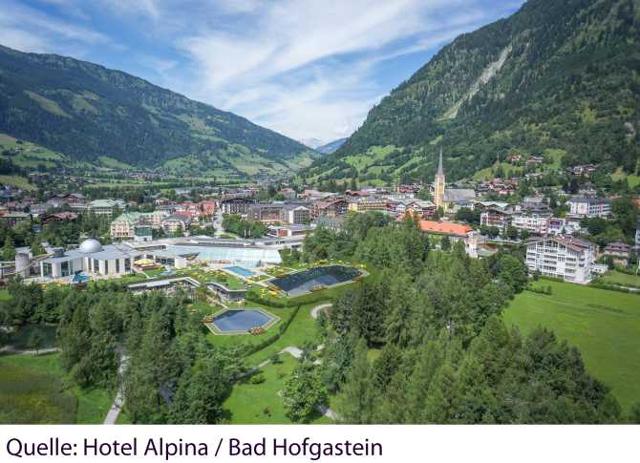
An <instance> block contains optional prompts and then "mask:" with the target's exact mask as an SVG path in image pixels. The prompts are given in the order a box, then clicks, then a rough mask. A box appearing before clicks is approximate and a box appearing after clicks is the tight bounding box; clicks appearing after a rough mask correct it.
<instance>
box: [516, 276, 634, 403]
mask: <svg viewBox="0 0 640 463" xmlns="http://www.w3.org/2000/svg"><path fill="white" fill-rule="evenodd" d="M537 285H542V286H545V287H546V286H551V288H552V292H553V293H552V295H543V294H537V293H533V292H530V291H524V292H523V293H521V294H519V295H518V296H516V298H515V299H514V300H513V301H512V303H511V304H510V306H509V308H508V309H507V310H506V311H505V313H504V320H505V322H506V323H507V324H508V325H512V324H513V325H517V326H518V327H519V328H520V329H521V330H522V331H523V332H525V333H526V332H529V331H531V330H533V329H534V328H536V327H537V326H545V327H547V328H549V329H551V330H553V331H554V332H555V333H556V335H557V336H558V337H559V338H560V339H564V340H567V341H568V342H569V343H570V344H572V345H574V346H576V347H578V348H579V349H580V351H581V352H582V356H583V358H584V362H585V364H586V366H587V369H588V370H589V371H590V372H591V374H593V375H594V376H595V377H596V378H598V379H599V380H601V381H603V382H604V383H606V384H607V385H608V386H609V387H611V389H612V392H613V394H614V395H615V396H616V398H617V399H618V401H619V402H620V405H621V406H622V407H623V409H624V410H629V408H630V407H631V405H632V404H633V403H636V402H640V296H639V295H635V294H627V293H621V292H616V291H608V290H604V289H597V288H590V287H585V286H579V285H573V284H569V283H560V282H555V281H547V280H540V282H539V283H537Z"/></svg>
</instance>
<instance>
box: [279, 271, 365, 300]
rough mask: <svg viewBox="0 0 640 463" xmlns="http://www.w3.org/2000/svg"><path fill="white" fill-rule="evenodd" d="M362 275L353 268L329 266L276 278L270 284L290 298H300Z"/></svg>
mask: <svg viewBox="0 0 640 463" xmlns="http://www.w3.org/2000/svg"><path fill="white" fill-rule="evenodd" d="M360 275H362V272H361V271H360V270H358V269H355V268H353V267H345V266H344V265H329V266H327V267H316V268H312V269H309V270H303V271H302V272H296V273H292V274H291V275H286V276H284V277H280V278H274V279H272V280H270V281H269V283H272V284H273V285H275V286H277V287H278V288H280V289H281V290H283V291H284V292H286V293H287V294H288V295H289V296H299V295H301V294H305V293H308V292H310V291H312V290H313V289H314V288H318V287H326V286H333V285H337V284H340V283H346V282H348V281H350V280H353V279H355V278H357V277H359V276H360Z"/></svg>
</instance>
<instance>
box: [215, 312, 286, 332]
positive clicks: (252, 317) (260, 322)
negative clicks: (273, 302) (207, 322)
mask: <svg viewBox="0 0 640 463" xmlns="http://www.w3.org/2000/svg"><path fill="white" fill-rule="evenodd" d="M275 320H276V317H274V316H272V315H270V314H268V313H267V312H264V311H262V310H258V309H240V310H227V311H225V312H222V313H221V314H220V315H217V316H216V317H214V319H213V322H212V323H213V325H214V326H215V327H216V328H217V329H219V330H220V331H222V332H229V331H248V330H250V329H251V328H257V327H265V325H268V324H269V323H271V322H273V321H275Z"/></svg>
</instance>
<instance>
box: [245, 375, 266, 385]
mask: <svg viewBox="0 0 640 463" xmlns="http://www.w3.org/2000/svg"><path fill="white" fill-rule="evenodd" d="M265 381H266V378H265V377H264V375H263V374H262V373H258V374H256V375H253V376H252V377H251V378H249V384H262V383H264V382H265Z"/></svg>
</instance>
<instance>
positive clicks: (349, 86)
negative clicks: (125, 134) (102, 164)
mask: <svg viewBox="0 0 640 463" xmlns="http://www.w3.org/2000/svg"><path fill="white" fill-rule="evenodd" d="M522 3H523V1H522V0H506V1H495V0H494V1H490V0H264V1H258V0H197V1H196V0H0V44H3V45H6V46H9V47H12V48H16V49H19V50H23V51H35V52H52V53H59V54H63V55H69V56H72V57H74V58H79V59H85V60H88V61H92V62H95V63H99V64H102V65H104V66H107V67H109V68H115V69H120V70H123V71H126V72H129V73H131V74H134V75H137V76H140V77H142V78H145V79H147V80H149V81H150V82H152V83H154V84H157V85H160V86H162V87H166V88H169V89H171V90H174V91H177V92H179V93H182V94H185V95H187V96H189V97H191V98H194V99H196V100H199V101H203V102H205V103H209V104H212V105H214V106H216V107H218V108H220V109H224V110H228V111H232V112H234V113H236V114H240V115H242V116H245V117H247V118H249V119H250V120H252V121H253V122H256V123H257V124H260V125H263V126H265V127H269V128H271V129H273V130H276V131H278V132H280V133H283V134H285V135H288V136H290V137H292V138H295V139H298V140H302V139H310V138H316V139H320V140H322V141H325V142H326V141H331V140H334V139H336V138H340V137H343V136H347V135H349V134H350V133H352V132H353V131H354V130H355V129H356V128H357V127H358V126H359V125H360V124H361V123H362V121H363V120H364V118H365V117H366V114H367V112H368V111H369V109H370V108H371V107H372V106H373V105H374V104H376V103H377V102H378V101H379V100H380V99H381V98H382V97H383V96H384V95H386V94H387V93H388V92H389V91H390V90H391V89H393V88H394V87H395V86H397V85H398V84H399V83H401V82H402V81H403V80H405V79H407V78H408V77H409V76H410V75H411V74H412V73H413V72H415V71H416V70H417V69H418V68H420V67H421V66H422V65H423V64H424V63H426V62H427V61H428V60H429V58H430V57H431V56H433V54H434V53H436V52H437V51H438V50H439V49H440V48H441V47H442V46H443V45H445V44H446V43H448V42H450V41H451V40H452V39H453V38H455V37H456V36H457V35H459V34H461V33H464V32H469V31H472V30H474V29H477V28H478V27H480V26H482V25H484V24H487V23H490V22H492V21H494V20H496V19H499V18H501V17H505V16H508V15H509V14H510V13H512V12H514V11H515V10H517V9H518V8H519V6H520V5H521V4H522Z"/></svg>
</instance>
